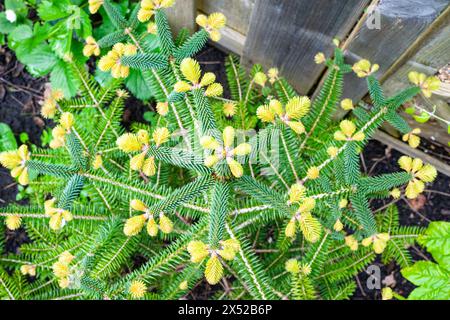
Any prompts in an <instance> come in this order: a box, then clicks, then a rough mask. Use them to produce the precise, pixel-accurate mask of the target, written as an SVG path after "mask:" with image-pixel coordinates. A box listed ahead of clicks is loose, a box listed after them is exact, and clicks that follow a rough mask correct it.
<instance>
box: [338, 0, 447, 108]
mask: <svg viewBox="0 0 450 320" xmlns="http://www.w3.org/2000/svg"><path fill="white" fill-rule="evenodd" d="M449 3H450V0H427V1H422V0H384V1H381V2H380V4H379V5H378V6H377V10H378V12H379V13H380V19H381V20H380V22H381V25H380V27H381V28H380V29H379V30H378V29H369V28H368V27H367V25H366V24H364V25H363V27H362V28H361V29H360V30H359V32H358V33H357V34H356V36H355V38H354V39H353V41H352V42H351V43H350V44H349V45H348V47H347V50H346V56H347V58H348V59H347V60H348V62H349V63H353V62H356V61H358V60H360V59H363V58H365V59H368V60H370V61H371V62H373V63H378V64H379V65H380V70H379V71H378V72H377V74H376V76H377V77H378V78H381V77H382V76H383V74H384V73H385V72H386V71H387V70H389V69H390V67H391V66H392V65H393V64H394V63H395V62H396V61H397V60H398V59H399V57H400V56H401V55H402V54H404V53H405V52H406V51H407V50H408V49H409V48H410V47H411V46H412V45H413V44H415V43H416V40H417V39H418V38H419V37H420V35H421V34H422V33H423V32H424V31H425V30H426V29H427V28H428V27H430V25H432V24H433V22H434V21H435V20H436V19H437V18H438V17H439V16H440V14H441V13H442V12H443V11H444V10H445V9H446V8H447V7H448V5H449ZM344 83H345V87H344V93H343V97H344V98H351V99H353V100H355V101H358V100H360V99H361V98H362V97H363V96H364V95H365V94H366V93H367V85H366V83H365V81H364V80H362V79H360V78H357V77H356V75H355V74H354V73H350V74H348V75H346V77H345V80H344Z"/></svg>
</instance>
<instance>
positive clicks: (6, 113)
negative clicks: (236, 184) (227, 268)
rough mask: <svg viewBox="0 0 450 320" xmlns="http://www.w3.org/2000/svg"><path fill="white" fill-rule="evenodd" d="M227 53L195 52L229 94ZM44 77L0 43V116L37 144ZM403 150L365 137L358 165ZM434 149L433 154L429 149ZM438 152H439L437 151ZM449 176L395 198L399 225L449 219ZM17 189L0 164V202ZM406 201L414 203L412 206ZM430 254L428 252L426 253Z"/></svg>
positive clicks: (15, 240)
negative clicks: (419, 193) (411, 196)
mask: <svg viewBox="0 0 450 320" xmlns="http://www.w3.org/2000/svg"><path fill="white" fill-rule="evenodd" d="M225 57H226V54H225V53H223V52H222V51H219V50H217V49H215V48H213V47H207V48H206V49H205V50H203V51H202V52H201V53H199V54H198V55H197V59H198V61H199V62H200V64H201V65H202V69H203V70H205V71H212V72H214V73H216V75H217V81H219V82H221V83H222V84H223V85H224V96H225V97H229V90H228V86H227V84H226V82H227V81H226V74H225V68H224V60H225ZM46 81H47V79H45V78H41V79H34V78H32V77H31V76H30V75H29V74H28V73H27V72H26V71H24V68H23V66H22V65H21V64H20V63H19V62H17V60H16V59H15V57H14V54H13V53H11V52H10V51H9V50H8V49H6V48H1V47H0V122H4V123H7V124H8V125H10V126H11V128H12V130H13V132H14V134H15V135H16V137H17V138H18V136H19V134H20V133H21V132H27V133H28V135H29V137H30V140H31V142H32V143H34V144H36V145H40V135H41V133H42V130H43V128H44V126H45V121H44V120H43V119H42V118H41V117H40V115H39V109H40V104H39V101H41V100H42V95H43V92H44V84H45V82H46ZM125 105H126V111H125V114H124V119H123V123H124V125H125V126H127V127H128V126H129V125H130V123H131V122H134V121H138V122H143V121H144V120H143V113H144V112H145V111H147V110H148V109H149V106H148V104H144V103H142V102H141V101H139V100H136V99H134V98H132V97H130V98H129V99H128V100H127V101H126V104H125ZM424 146H427V147H428V146H430V150H431V151H432V152H433V153H438V154H441V155H442V153H444V155H445V152H444V151H442V150H445V149H440V148H439V146H436V143H435V142H432V143H431V142H426V141H424ZM401 155H402V154H401V153H399V152H397V151H396V150H393V149H391V148H389V147H387V146H385V145H383V144H382V143H380V142H378V141H374V140H372V141H370V142H369V145H368V146H367V148H366V149H365V150H364V154H363V161H362V163H363V167H365V170H366V172H367V173H370V174H371V175H376V174H382V173H388V172H393V171H397V170H398V164H397V160H398V158H399V157H400V156H401ZM433 155H434V154H433ZM441 158H442V157H441ZM449 189H450V188H449V179H448V177H446V176H444V175H442V174H440V175H438V177H437V179H436V180H435V182H434V183H433V184H432V185H428V186H427V190H426V192H425V193H424V197H423V198H422V199H421V201H416V202H411V203H409V202H406V201H403V200H401V201H398V202H397V205H398V208H399V212H400V221H401V224H402V225H420V226H427V225H428V223H429V221H435V220H447V221H448V220H449V218H450V210H449V209H448V208H449V200H448V197H449V194H448V190H449ZM16 194H17V185H16V184H15V182H14V180H13V179H12V178H11V177H10V175H9V172H8V171H7V170H5V169H4V168H0V206H5V205H7V204H10V203H14V202H15V198H16ZM386 203H387V202H383V201H374V202H372V205H373V207H374V208H379V207H381V206H383V205H385V204H386ZM411 206H412V207H413V208H415V209H414V210H412V209H411ZM28 241H29V239H28V238H27V236H26V234H25V232H24V230H22V229H21V230H18V231H16V232H12V231H7V246H6V249H7V251H8V252H16V251H17V249H18V247H19V246H20V244H21V243H24V242H28ZM410 251H411V254H412V255H413V257H414V259H417V260H419V259H424V258H423V256H424V255H427V253H424V252H423V251H422V250H421V249H420V248H418V247H417V248H416V249H414V248H411V249H410ZM428 258H429V256H428ZM374 264H375V265H378V266H379V267H380V269H381V279H382V280H385V281H388V282H389V281H390V282H391V283H393V282H395V284H392V286H393V287H394V288H395V291H396V292H398V293H400V294H402V295H407V294H408V293H409V292H411V291H412V289H413V288H414V287H413V285H412V284H411V283H409V282H408V281H406V280H405V279H404V278H403V277H402V276H401V274H400V268H399V267H398V266H397V265H395V264H394V263H391V264H389V265H387V266H385V265H383V264H382V263H381V262H380V261H379V260H377V261H376V262H375V263H374ZM357 278H358V279H357V281H358V282H359V283H360V286H359V288H358V289H357V291H356V293H355V295H354V297H353V298H354V299H367V300H371V299H379V298H380V291H379V290H369V289H367V286H366V280H367V278H368V274H367V273H366V272H362V273H361V274H359V275H358V277H357ZM382 287H384V285H382ZM213 291H214V289H213V288H211V287H210V286H205V284H204V283H202V284H200V285H199V287H198V288H197V289H196V290H193V294H194V296H189V297H188V298H189V299H206V298H208V297H209V296H210V295H211V293H212V292H213Z"/></svg>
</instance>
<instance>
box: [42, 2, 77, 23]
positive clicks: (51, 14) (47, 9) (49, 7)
mask: <svg viewBox="0 0 450 320" xmlns="http://www.w3.org/2000/svg"><path fill="white" fill-rule="evenodd" d="M61 2H65V1H61ZM37 11H38V15H39V17H40V18H41V19H42V20H44V21H51V20H57V19H61V18H65V17H67V16H68V15H69V11H68V10H67V4H64V3H63V4H59V3H58V1H54V2H51V1H42V2H41V3H40V4H39V6H38V9H37Z"/></svg>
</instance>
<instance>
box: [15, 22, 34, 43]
mask: <svg viewBox="0 0 450 320" xmlns="http://www.w3.org/2000/svg"><path fill="white" fill-rule="evenodd" d="M32 36H33V30H32V29H31V27H30V26H28V25H26V24H21V25H20V26H17V27H15V28H14V30H12V31H11V32H10V34H9V37H10V39H11V40H13V41H17V42H19V41H23V40H25V39H29V38H31V37H32Z"/></svg>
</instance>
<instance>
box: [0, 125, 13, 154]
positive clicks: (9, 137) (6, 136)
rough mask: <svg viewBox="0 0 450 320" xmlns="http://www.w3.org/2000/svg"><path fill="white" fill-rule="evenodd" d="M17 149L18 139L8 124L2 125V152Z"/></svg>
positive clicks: (0, 133)
mask: <svg viewBox="0 0 450 320" xmlns="http://www.w3.org/2000/svg"><path fill="white" fill-rule="evenodd" d="M15 149H17V142H16V138H14V134H13V132H12V130H11V128H10V127H9V126H8V125H7V124H6V123H0V152H2V151H7V150H15Z"/></svg>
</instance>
